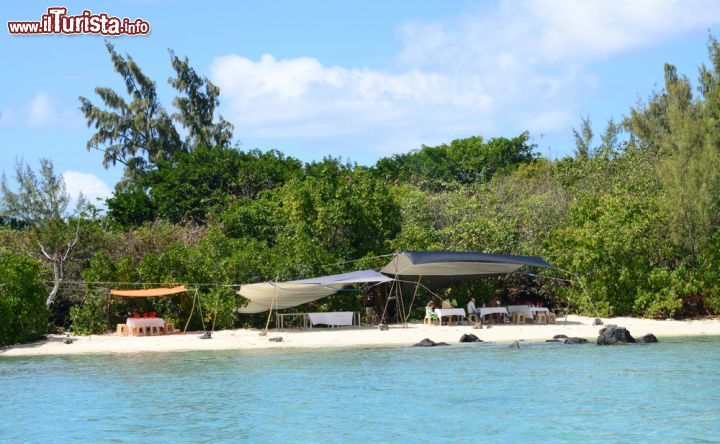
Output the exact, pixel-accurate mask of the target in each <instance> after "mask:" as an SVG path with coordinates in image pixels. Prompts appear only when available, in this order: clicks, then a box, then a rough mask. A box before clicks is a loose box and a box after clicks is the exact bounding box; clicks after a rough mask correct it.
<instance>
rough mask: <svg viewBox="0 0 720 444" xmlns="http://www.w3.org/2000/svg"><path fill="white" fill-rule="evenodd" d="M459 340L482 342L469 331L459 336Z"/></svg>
mask: <svg viewBox="0 0 720 444" xmlns="http://www.w3.org/2000/svg"><path fill="white" fill-rule="evenodd" d="M460 342H482V339H480V338H478V337H477V336H475V335H474V334H472V333H470V334H469V335H462V336H460Z"/></svg>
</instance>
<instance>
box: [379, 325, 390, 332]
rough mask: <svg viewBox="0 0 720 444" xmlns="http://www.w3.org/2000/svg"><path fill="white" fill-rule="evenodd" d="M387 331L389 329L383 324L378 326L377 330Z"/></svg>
mask: <svg viewBox="0 0 720 444" xmlns="http://www.w3.org/2000/svg"><path fill="white" fill-rule="evenodd" d="M389 329H390V327H388V326H387V325H385V324H378V330H380V331H385V330H389Z"/></svg>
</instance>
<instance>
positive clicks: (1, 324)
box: [0, 249, 50, 345]
mask: <svg viewBox="0 0 720 444" xmlns="http://www.w3.org/2000/svg"><path fill="white" fill-rule="evenodd" d="M43 271H44V270H43V267H42V263H41V262H39V261H37V260H34V259H32V258H29V257H27V256H23V255H19V254H16V253H11V252H9V251H7V250H2V249H0V276H1V279H2V280H1V281H0V345H9V344H18V343H22V342H29V341H33V340H36V339H38V338H40V337H41V336H42V335H43V334H45V333H47V331H48V326H49V322H48V319H49V316H50V313H49V311H48V310H47V308H46V306H45V298H46V297H47V289H46V288H45V285H44V284H43V277H44V273H43Z"/></svg>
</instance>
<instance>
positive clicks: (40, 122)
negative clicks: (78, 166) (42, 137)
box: [0, 92, 83, 128]
mask: <svg viewBox="0 0 720 444" xmlns="http://www.w3.org/2000/svg"><path fill="white" fill-rule="evenodd" d="M0 125H2V126H27V127H31V128H57V127H65V128H68V127H70V128H80V127H82V126H83V120H82V116H81V114H80V112H79V111H78V110H77V109H73V108H68V107H61V106H58V104H57V103H56V101H55V100H54V99H53V98H52V97H51V96H50V95H49V94H47V93H45V92H38V93H36V94H35V95H34V96H33V97H32V99H30V101H29V102H28V103H27V105H25V106H18V107H16V108H11V107H6V108H4V109H3V110H2V111H1V112H0Z"/></svg>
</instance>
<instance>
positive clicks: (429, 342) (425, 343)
mask: <svg viewBox="0 0 720 444" xmlns="http://www.w3.org/2000/svg"><path fill="white" fill-rule="evenodd" d="M438 345H449V344H448V343H447V342H435V341H433V340H431V339H428V338H425V339H423V340H422V341H420V342H418V343H417V344H415V345H413V347H435V346H438Z"/></svg>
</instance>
